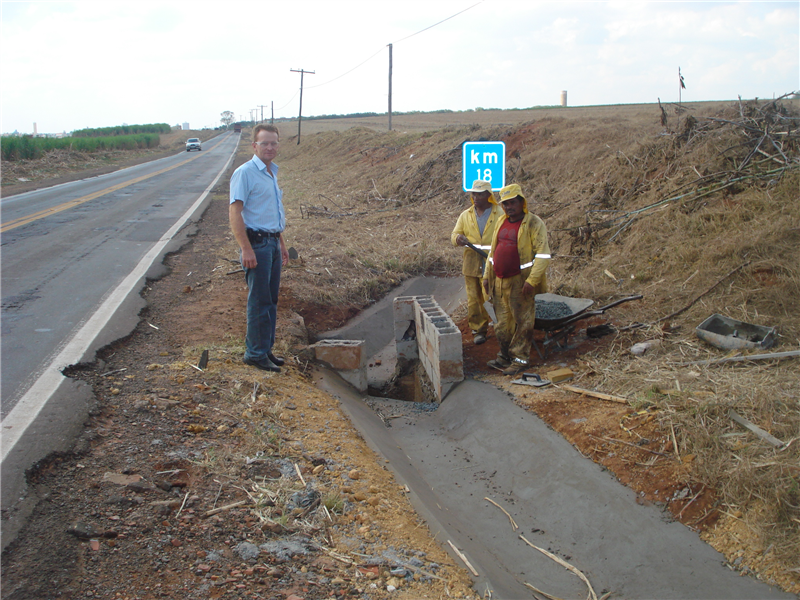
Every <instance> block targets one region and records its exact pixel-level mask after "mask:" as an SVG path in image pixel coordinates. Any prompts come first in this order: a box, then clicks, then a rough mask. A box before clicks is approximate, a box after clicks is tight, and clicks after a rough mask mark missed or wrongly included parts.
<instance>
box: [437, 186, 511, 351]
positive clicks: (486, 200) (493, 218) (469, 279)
mask: <svg viewBox="0 0 800 600" xmlns="http://www.w3.org/2000/svg"><path fill="white" fill-rule="evenodd" d="M467 191H468V192H470V200H471V201H472V206H471V207H470V208H468V209H467V210H465V211H464V212H462V213H461V214H460V215H459V217H458V221H457V222H456V227H455V229H453V233H452V234H451V235H450V241H452V242H453V245H454V246H464V263H463V265H462V267H461V272H462V273H463V274H464V283H465V285H466V288H467V315H468V319H469V328H470V329H471V330H472V342H473V343H474V344H475V345H476V346H477V345H479V344H483V343H484V342H485V341H486V333H487V332H488V330H489V313H487V312H486V309H485V308H484V307H483V303H484V302H485V301H486V300H485V298H484V295H483V287H482V285H481V278H482V277H483V269H484V264H485V260H486V257H487V256H488V252H489V249H490V248H491V242H492V236H493V235H494V228H495V226H496V225H497V223H498V222H499V221H500V217H502V216H503V211H502V210H500V207H499V206H497V201H496V200H495V198H494V194H493V193H492V184H491V183H490V182H488V181H482V180H480V179H476V180H475V181H474V182H472V189H470V190H467Z"/></svg>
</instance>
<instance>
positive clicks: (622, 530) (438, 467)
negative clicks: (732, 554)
mask: <svg viewBox="0 0 800 600" xmlns="http://www.w3.org/2000/svg"><path fill="white" fill-rule="evenodd" d="M463 297H464V296H463V286H462V280H461V279H435V278H417V279H414V280H410V281H408V282H406V283H405V284H404V285H403V286H401V288H399V289H398V290H396V292H395V293H394V294H393V295H392V296H391V297H389V298H386V299H384V300H382V301H381V302H379V303H377V304H375V305H373V306H372V307H370V308H369V309H368V310H366V311H364V312H363V313H362V314H361V315H359V316H358V317H357V318H356V319H354V320H353V321H352V322H351V323H350V324H348V325H347V326H346V327H344V328H342V329H340V330H337V331H334V332H330V333H328V334H326V335H325V336H323V337H325V338H326V340H328V341H323V342H322V345H323V346H326V347H327V349H328V350H326V351H328V352H329V353H328V354H326V355H325V356H326V357H327V358H326V359H325V360H326V362H329V363H331V364H333V363H335V362H337V361H342V362H341V364H339V366H338V367H337V368H338V370H339V372H337V371H334V370H329V369H324V368H319V369H317V371H316V373H315V377H316V379H317V382H318V385H319V386H320V387H321V388H323V389H325V390H326V391H328V392H329V393H330V394H332V395H333V396H335V397H337V398H338V399H339V401H340V402H341V404H342V406H343V408H344V409H345V410H346V412H347V413H348V415H349V416H350V418H351V420H352V421H353V423H354V424H355V426H356V427H357V428H358V430H359V431H360V432H361V434H362V435H363V436H364V438H365V439H366V440H367V442H368V443H369V444H370V445H371V447H372V448H373V449H374V450H375V451H376V452H378V453H379V454H380V455H382V456H383V457H384V458H385V459H387V460H388V461H389V464H390V466H391V468H392V470H393V471H394V473H395V475H396V477H397V479H398V480H399V482H400V483H401V484H405V485H407V486H408V487H409V489H410V490H411V500H412V503H413V504H414V507H415V508H416V509H417V511H418V512H419V513H420V515H421V516H422V517H423V518H424V519H425V520H426V521H427V523H428V526H429V528H430V530H431V531H432V532H433V533H434V534H435V536H436V538H437V539H438V540H439V541H440V542H441V543H442V544H444V545H445V547H446V548H447V549H448V551H450V552H451V553H452V554H454V553H453V551H452V548H451V547H450V546H449V544H448V543H447V542H448V541H450V542H452V544H453V545H454V546H455V547H457V548H458V549H459V551H460V552H462V553H463V555H464V556H465V557H466V558H467V560H468V561H469V563H470V564H471V565H472V567H474V569H475V571H477V573H478V575H477V576H475V577H474V580H475V590H476V591H477V592H478V593H479V594H481V595H485V594H486V592H487V590H491V597H492V598H503V599H512V598H534V597H535V596H534V593H533V591H532V590H531V589H530V588H528V587H527V586H526V585H525V583H526V582H527V583H530V584H531V585H533V586H534V587H536V588H538V589H540V590H543V591H545V592H547V593H549V594H553V595H555V596H558V597H561V598H586V597H587V592H588V590H587V586H586V584H585V583H584V582H583V581H582V580H581V579H579V578H578V576H576V575H575V574H574V573H572V572H570V571H569V570H567V569H566V568H564V567H563V566H560V565H559V564H557V563H556V562H555V561H554V560H553V559H551V558H549V557H547V556H545V555H544V554H543V553H542V552H539V551H537V550H536V549H534V548H533V547H531V546H530V545H529V544H528V543H527V542H530V544H533V545H535V546H536V547H538V548H541V549H545V550H549V551H550V552H552V553H554V554H555V555H557V556H560V557H562V558H563V559H565V560H567V561H568V562H569V563H570V564H572V565H574V566H575V567H576V568H577V569H579V570H580V571H581V572H582V573H583V574H584V575H585V576H586V577H587V578H588V580H589V582H590V583H591V585H592V587H593V588H594V591H595V592H596V593H597V596H598V597H600V596H601V595H602V594H603V593H605V592H606V591H608V592H611V596H610V597H611V598H626V599H634V598H675V599H677V598H686V599H696V598H705V599H711V598H719V599H731V600H732V599H734V598H742V599H745V598H787V599H789V598H796V597H795V596H794V595H793V594H786V593H784V592H781V591H780V590H778V589H777V588H774V587H770V586H767V585H766V584H763V583H760V582H758V581H756V580H753V579H750V578H747V577H740V576H739V575H738V573H736V572H734V571H732V570H730V569H729V568H727V567H726V566H725V559H724V557H723V556H722V555H721V554H719V553H718V552H716V551H715V550H713V549H712V548H711V547H710V546H708V545H707V544H705V543H704V542H703V541H702V540H700V538H699V536H698V535H697V534H695V533H694V532H692V531H691V530H690V529H688V528H686V527H684V526H683V525H681V524H680V523H678V522H674V521H671V520H670V519H668V518H667V517H665V515H664V513H663V512H662V511H661V510H659V509H658V508H657V507H655V506H641V505H639V504H637V503H636V501H635V494H634V493H633V492H632V491H631V490H630V489H628V488H626V487H624V486H623V485H622V484H620V483H619V482H618V481H616V480H615V479H614V478H613V477H612V476H611V475H610V474H609V473H608V472H606V471H603V470H602V469H601V468H600V467H599V466H598V465H596V464H595V463H593V462H592V461H591V460H588V459H586V458H583V457H582V456H581V455H580V454H579V453H578V452H577V451H576V450H575V449H574V448H573V447H572V446H571V445H570V444H569V443H568V442H567V441H566V440H564V439H563V438H562V437H561V436H560V435H559V434H557V433H555V432H553V431H552V430H550V429H549V428H548V427H547V426H546V425H545V424H544V423H543V422H542V421H541V420H540V419H539V418H538V417H536V416H535V415H533V414H531V413H529V412H527V411H525V410H523V409H521V408H519V407H518V406H516V405H515V404H514V403H513V401H511V400H510V399H509V397H508V396H507V395H506V394H505V393H504V392H501V391H499V390H498V389H497V388H495V387H494V386H491V385H488V384H485V383H481V382H478V381H475V380H470V379H467V380H464V381H461V380H460V377H458V368H459V367H460V363H459V365H458V366H455V365H453V364H452V363H451V360H452V356H451V354H452V347H453V346H452V345H453V341H452V339H451V336H452V335H453V333H454V332H453V331H452V327H451V323H452V321H451V320H449V317H446V315H447V314H451V313H452V312H453V310H454V309H455V308H456V307H457V306H458V305H459V303H460V302H461V301H462V300H463ZM398 304H402V305H403V306H401V307H400V308H398ZM420 311H422V312H420ZM412 314H413V315H414V320H415V323H414V325H415V329H416V335H413V334H412V332H411V331H410V330H409V327H408V321H409V319H408V317H409V316H410V315H412ZM398 317H399V318H398ZM448 321H449V322H448ZM423 322H424V323H425V325H422V323H423ZM423 328H426V329H425V331H423ZM431 329H432V331H431ZM457 331H458V330H457V329H456V332H457ZM436 333H438V335H429V334H436ZM460 337H461V336H460V334H458V338H459V340H458V354H459V356H460V353H461V347H460ZM412 338H413V339H412ZM342 340H344V341H345V342H344V343H342V342H341V341H342ZM412 342H413V343H412ZM437 343H438V346H436V344H437ZM337 347H340V348H344V350H336V348H337ZM331 349H333V350H331ZM398 357H399V358H398ZM431 357H434V358H438V359H440V360H439V365H433V364H427V365H426V366H425V371H426V372H427V373H428V380H429V382H430V384H431V385H430V388H431V389H432V390H433V391H432V392H429V394H430V393H433V394H434V395H441V396H443V398H444V399H443V400H442V402H441V403H436V404H421V403H413V402H408V401H401V400H395V399H387V398H379V397H375V396H370V395H368V394H367V393H366V392H365V390H367V389H368V388H372V389H377V388H380V387H382V386H383V385H385V384H386V383H387V382H388V381H389V380H390V379H391V377H392V375H393V373H394V370H395V366H396V364H397V362H398V360H399V362H400V363H403V361H409V362H413V361H414V360H416V359H419V361H420V363H425V362H426V361H428V362H429V363H430V362H431ZM367 364H372V365H374V366H372V367H369V368H367V366H366V365H367ZM334 366H335V365H334ZM401 366H403V365H402V364H401ZM406 366H408V365H406ZM437 367H438V368H439V370H438V371H437ZM339 373H341V375H340V374H339ZM431 373H433V376H431ZM437 373H438V374H437ZM437 377H438V380H437ZM456 380H457V381H456ZM434 407H435V408H436V410H430V409H431V408H434ZM387 413H390V414H392V416H394V415H397V414H401V415H403V416H402V417H400V418H393V419H392V420H391V422H387V420H386V415H387ZM387 425H391V427H389V426H387ZM485 498H490V499H491V500H492V501H493V502H495V503H496V504H497V505H499V506H500V507H502V508H503V509H504V510H505V511H507V512H508V513H509V514H510V515H511V516H512V517H513V520H514V522H515V523H516V524H517V525H518V526H519V529H516V530H514V529H513V527H512V524H511V520H510V519H509V517H508V516H507V515H506V514H504V513H503V512H502V511H501V510H500V509H499V508H498V507H497V506H495V505H493V504H492V503H490V502H489V501H487V500H486V499H485ZM523 537H524V538H525V539H522V538H523ZM526 540H527V542H526ZM454 560H455V561H456V562H458V563H460V564H463V562H462V561H461V559H460V558H457V557H455V556H454ZM486 597H489V596H488V595H487V596H486Z"/></svg>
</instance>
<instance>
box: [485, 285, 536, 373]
mask: <svg viewBox="0 0 800 600" xmlns="http://www.w3.org/2000/svg"><path fill="white" fill-rule="evenodd" d="M523 285H525V280H524V279H522V275H514V276H513V277H506V278H504V279H500V278H499V277H497V278H495V280H494V290H493V292H494V293H493V294H492V304H493V305H494V312H495V315H496V316H497V322H496V323H495V324H494V334H495V336H497V341H498V342H499V344H500V356H502V357H503V358H506V359H516V360H519V361H522V362H525V363H527V362H530V358H531V343H532V340H533V324H534V322H535V321H536V300H535V294H533V293H532V294H531V295H530V296H528V298H525V297H524V296H523V295H522V286H523Z"/></svg>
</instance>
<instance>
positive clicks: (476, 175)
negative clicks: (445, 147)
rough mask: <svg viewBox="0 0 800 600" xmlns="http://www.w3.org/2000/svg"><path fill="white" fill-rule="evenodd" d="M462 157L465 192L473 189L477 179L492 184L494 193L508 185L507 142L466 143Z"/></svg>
mask: <svg viewBox="0 0 800 600" xmlns="http://www.w3.org/2000/svg"><path fill="white" fill-rule="evenodd" d="M462 156H463V162H462V167H461V171H462V173H463V178H462V182H463V188H464V191H465V192H466V191H467V190H469V189H472V182H473V181H475V180H476V179H482V180H483V181H489V182H491V184H492V190H494V191H497V190H499V189H500V188H501V187H503V186H504V185H505V184H506V183H505V182H506V144H505V142H464V146H463V155H462Z"/></svg>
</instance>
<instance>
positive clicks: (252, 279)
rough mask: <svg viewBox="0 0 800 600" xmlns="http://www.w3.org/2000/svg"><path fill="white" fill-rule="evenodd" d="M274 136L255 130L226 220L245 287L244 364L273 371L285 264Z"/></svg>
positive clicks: (274, 131)
mask: <svg viewBox="0 0 800 600" xmlns="http://www.w3.org/2000/svg"><path fill="white" fill-rule="evenodd" d="M279 138H280V134H279V132H278V128H277V127H275V126H274V125H264V124H261V125H256V127H255V129H254V130H253V151H254V152H255V155H254V156H253V158H252V159H251V160H249V161H248V162H246V163H244V164H243V165H242V166H240V167H239V168H238V169H236V171H234V173H233V176H232V177H231V194H230V206H229V209H228V217H229V220H230V224H231V230H232V231H233V235H234V237H235V238H236V241H237V243H238V244H239V248H240V249H241V259H242V268H243V269H244V275H245V279H246V280H247V287H248V288H249V291H248V294H247V338H246V340H245V344H246V350H245V353H244V362H245V364H248V365H252V366H254V367H257V368H259V369H263V370H264V371H275V372H279V371H280V370H281V366H282V365H283V363H284V360H283V359H282V358H280V357H277V356H275V355H274V354H273V353H272V346H273V345H274V344H275V323H276V320H277V313H278V291H279V289H280V283H281V266H282V265H284V264H286V263H287V261H288V260H289V252H288V251H287V250H286V244H285V243H284V241H283V234H282V232H283V230H284V228H285V227H286V213H285V211H284V208H283V192H282V191H281V189H280V188H279V187H278V165H276V164H275V163H273V162H272V161H273V160H274V158H275V157H276V156H277V154H278V145H279V143H280V141H279Z"/></svg>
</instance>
